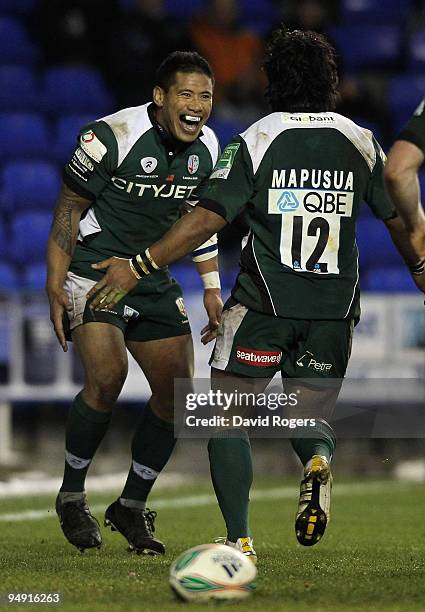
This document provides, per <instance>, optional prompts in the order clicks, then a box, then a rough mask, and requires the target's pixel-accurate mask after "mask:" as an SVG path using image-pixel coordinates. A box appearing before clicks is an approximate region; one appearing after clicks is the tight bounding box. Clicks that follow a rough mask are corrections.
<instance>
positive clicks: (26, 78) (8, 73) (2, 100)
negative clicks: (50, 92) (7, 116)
mask: <svg viewBox="0 0 425 612" xmlns="http://www.w3.org/2000/svg"><path fill="white" fill-rule="evenodd" d="M39 105H40V85H39V80H38V77H37V74H36V72H35V70H34V69H33V68H32V67H31V66H26V65H15V64H12V65H0V112H3V111H9V112H16V111H37V110H38V108H39Z"/></svg>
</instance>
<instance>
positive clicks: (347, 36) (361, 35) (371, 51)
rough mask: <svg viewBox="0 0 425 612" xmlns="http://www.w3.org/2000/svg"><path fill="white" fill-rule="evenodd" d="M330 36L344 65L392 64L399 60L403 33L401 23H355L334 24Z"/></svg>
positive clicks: (350, 66) (387, 65) (382, 65)
mask: <svg viewBox="0 0 425 612" xmlns="http://www.w3.org/2000/svg"><path fill="white" fill-rule="evenodd" d="M330 34H331V37H332V39H333V41H334V42H335V46H336V48H337V51H338V53H339V54H340V55H341V56H342V58H343V61H344V68H345V69H346V70H347V69H357V68H365V67H367V68H376V67H383V68H389V67H390V65H391V64H394V63H396V62H398V61H399V59H400V55H401V50H402V35H401V27H400V26H399V25H386V24H384V25H374V24H353V25H347V26H342V27H339V28H332V30H331V31H330Z"/></svg>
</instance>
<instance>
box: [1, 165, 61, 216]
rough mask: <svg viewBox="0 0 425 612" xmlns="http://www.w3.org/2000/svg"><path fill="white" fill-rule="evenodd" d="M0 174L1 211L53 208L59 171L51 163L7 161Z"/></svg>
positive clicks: (58, 183)
mask: <svg viewBox="0 0 425 612" xmlns="http://www.w3.org/2000/svg"><path fill="white" fill-rule="evenodd" d="M0 176H1V192H0V202H1V206H2V208H3V210H6V211H7V210H9V211H11V210H19V209H33V210H40V209H41V210H50V211H52V210H53V208H54V204H55V201H56V198H57V196H58V193H59V188H60V174H59V171H58V168H57V167H56V166H55V165H54V164H51V163H50V162H47V161H22V162H20V161H16V162H10V163H9V164H5V165H4V166H3V169H2V171H1V175H0Z"/></svg>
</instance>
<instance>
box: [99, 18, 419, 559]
mask: <svg viewBox="0 0 425 612" xmlns="http://www.w3.org/2000/svg"><path fill="white" fill-rule="evenodd" d="M264 69H265V71H266V74H267V77H268V81H269V84H268V90H267V93H268V99H269V101H270V104H271V108H272V111H273V112H272V113H271V114H269V115H267V116H266V117H263V118H262V119H260V120H259V121H257V122H256V123H254V124H253V125H252V126H251V127H249V128H248V129H247V130H246V131H245V132H244V133H243V134H241V135H240V136H238V137H236V138H235V139H234V141H233V142H231V143H230V144H229V145H228V146H227V147H226V149H225V150H224V151H223V154H222V156H221V158H220V160H219V161H218V163H217V165H216V167H215V169H214V171H213V173H212V175H211V177H210V180H209V181H208V184H207V187H206V189H205V191H203V192H202V194H201V196H200V199H199V202H198V205H197V206H196V208H195V210H194V212H193V213H192V214H191V215H188V216H187V218H185V219H181V220H180V221H179V222H178V223H176V224H175V225H174V226H173V228H172V229H171V230H170V231H169V232H168V233H167V234H166V235H165V236H164V237H163V238H162V239H161V240H159V241H158V242H157V243H155V244H153V245H151V246H150V247H149V248H148V249H146V250H145V252H143V253H139V254H138V255H137V256H135V257H133V258H132V259H131V260H130V261H123V260H118V259H114V258H110V259H108V260H106V261H103V262H101V263H100V265H97V266H96V267H97V268H98V269H104V268H107V267H109V269H108V272H107V274H106V275H105V276H104V278H103V279H102V280H101V281H100V282H99V283H98V284H97V285H96V287H95V288H94V291H98V292H99V293H98V297H95V299H94V302H93V307H94V308H96V307H98V305H99V303H100V302H101V300H103V299H105V300H108V299H109V298H110V297H111V296H112V302H111V305H112V304H113V301H114V299H113V296H114V293H115V291H116V289H117V288H119V290H120V291H128V290H129V289H132V288H133V287H135V286H136V285H137V284H138V283H139V281H138V280H137V278H136V276H135V275H134V274H133V271H132V267H135V266H136V267H137V270H136V271H137V275H138V276H142V277H143V276H145V277H146V279H149V278H150V277H151V275H152V276H155V274H158V270H157V269H158V268H159V269H160V268H161V267H162V266H164V265H166V264H168V263H169V262H171V261H174V260H176V259H178V258H179V257H182V256H184V255H185V253H187V252H189V251H190V250H191V249H193V248H194V247H196V245H198V244H200V243H201V242H202V241H204V240H205V239H206V238H208V236H210V235H211V234H213V233H214V232H216V231H219V230H220V229H221V228H223V227H224V226H225V224H226V223H230V222H231V221H232V220H233V219H235V217H236V216H237V214H238V213H239V212H240V211H241V209H242V208H245V209H246V213H247V220H248V223H249V226H250V233H249V235H248V238H247V240H246V243H245V246H244V248H243V250H242V254H241V269H240V272H239V275H238V277H237V280H236V283H235V286H234V287H233V290H232V296H231V298H230V299H229V300H228V302H227V304H226V306H225V309H224V312H223V317H222V320H221V324H220V327H219V332H218V337H217V341H216V345H215V349H214V352H213V355H212V358H211V365H212V379H213V382H212V384H213V386H214V387H216V388H217V387H218V386H219V387H220V388H222V387H224V388H226V385H227V388H229V387H230V389H232V388H233V389H235V387H234V386H233V385H234V381H235V377H238V385H239V387H238V388H241V389H243V390H244V391H246V387H247V386H248V381H249V380H257V381H258V379H262V380H263V381H264V385H263V386H265V385H266V384H267V382H268V381H269V380H270V379H271V378H272V377H273V376H274V375H275V374H276V373H277V372H280V373H281V374H282V377H283V379H284V384H285V391H286V390H287V389H288V390H289V391H291V385H292V389H294V388H295V389H298V388H300V389H301V391H302V394H301V395H302V398H303V400H302V401H303V404H302V406H301V407H299V406H298V407H296V409H298V408H300V409H301V410H303V411H304V410H306V409H307V410H308V411H310V416H314V417H315V419H314V423H315V424H314V426H310V428H309V430H308V433H307V435H306V428H305V427H304V428H301V427H297V428H296V429H293V430H292V431H293V432H294V433H293V436H292V438H291V441H292V445H293V448H294V449H295V452H296V453H297V455H298V456H299V458H300V460H301V462H302V465H303V476H302V480H301V491H300V497H299V503H298V509H297V512H296V519H295V531H296V536H297V539H298V541H299V542H300V543H301V544H303V545H305V546H311V545H313V544H315V543H317V542H318V541H319V540H320V538H321V537H322V536H323V533H324V531H325V528H326V525H327V524H328V521H329V509H330V492H331V482H332V478H331V470H330V461H331V458H332V455H333V453H334V448H335V435H334V432H333V430H332V427H331V425H330V424H329V422H328V421H329V418H328V415H329V413H330V411H331V409H332V407H333V405H334V403H335V400H336V398H337V395H338V391H339V388H340V385H341V380H342V378H343V377H344V374H345V371H346V368H347V363H348V360H349V356H350V350H351V341H352V333H353V327H354V324H355V322H356V321H357V320H358V319H359V316H360V308H359V277H358V253H357V247H356V243H355V228H356V218H357V217H358V215H359V209H360V205H361V203H362V201H363V200H365V201H366V202H367V204H368V205H369V206H370V208H371V209H372V212H373V213H374V215H375V216H376V217H377V218H378V219H381V220H382V221H384V222H385V224H386V225H387V227H388V229H389V231H390V233H391V236H392V237H393V240H394V242H395V243H396V245H397V247H398V248H399V250H400V252H401V254H402V255H403V257H404V258H405V260H406V262H407V263H408V264H410V263H414V262H415V261H417V253H415V252H414V250H413V249H412V247H411V245H410V243H409V241H408V237H407V233H406V230H405V227H404V225H403V222H402V221H401V219H400V218H398V217H397V213H396V212H395V210H394V207H393V205H392V203H391V202H390V200H389V198H388V196H387V194H386V191H385V188H384V179H383V169H384V163H385V156H384V154H383V152H382V149H381V147H380V146H379V144H378V143H377V142H376V140H375V139H374V137H373V135H372V133H371V132H370V131H369V130H366V129H364V128H361V127H359V126H358V125H356V124H355V123H354V122H353V121H351V120H350V119H348V118H346V117H343V116H341V115H339V114H337V113H335V112H333V109H334V107H335V101H336V98H337V70H336V64H335V56H334V50H333V49H332V47H331V46H330V45H329V43H328V42H327V41H326V39H325V38H324V37H322V36H321V35H319V34H316V33H314V32H302V31H297V30H295V31H293V32H289V31H287V30H286V29H285V28H284V27H282V28H280V29H278V30H277V31H276V32H275V33H274V35H273V36H272V38H271V41H270V43H269V45H268V48H267V53H266V58H265V62H264ZM143 282H145V278H143V279H142V280H141V281H140V283H142V284H143ZM226 381H230V383H229V384H227V383H226ZM323 383H325V385H323ZM256 385H257V386H256V387H255V388H256V389H257V390H258V384H257V383H256ZM291 416H297V412H296V410H294V411H293V414H292V415H291ZM221 433H222V432H221ZM221 433H220V435H217V436H215V437H213V438H211V439H210V441H209V445H208V451H209V457H210V465H211V474H212V481H213V485H214V489H215V492H216V495H217V498H218V502H219V505H220V508H221V511H222V513H223V516H224V519H225V522H226V527H227V543H228V544H229V545H231V546H236V547H238V548H239V549H241V550H242V551H243V552H244V553H245V554H246V555H247V556H250V557H251V558H252V559H253V560H255V558H256V556H255V552H254V549H253V547H252V540H251V538H250V534H249V529H248V501H249V490H250V486H251V481H252V465H251V454H250V445H249V439H248V436H247V434H246V433H245V431H244V430H242V429H240V430H239V431H233V432H231V433H232V436H230V435H229V434H230V432H228V431H224V433H223V434H222V435H221Z"/></svg>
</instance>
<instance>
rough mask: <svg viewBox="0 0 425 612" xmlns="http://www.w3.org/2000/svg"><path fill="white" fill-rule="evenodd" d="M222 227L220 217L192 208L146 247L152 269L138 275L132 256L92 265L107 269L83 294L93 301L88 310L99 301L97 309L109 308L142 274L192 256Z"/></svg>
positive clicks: (223, 222)
mask: <svg viewBox="0 0 425 612" xmlns="http://www.w3.org/2000/svg"><path fill="white" fill-rule="evenodd" d="M225 225H226V221H225V219H224V218H223V217H222V216H220V215H218V214H217V213H215V212H212V211H210V210H207V209H206V208H202V207H201V206H196V207H195V209H194V211H193V212H192V213H191V214H190V215H185V216H184V217H182V218H181V219H179V221H177V223H175V224H174V225H173V227H172V228H171V229H170V230H168V232H166V233H165V234H164V236H163V237H162V238H161V240H158V242H155V244H154V245H152V246H151V247H150V249H149V252H150V256H151V258H152V260H153V261H154V264H155V265H154V266H152V265H151V264H149V263H148V265H149V267H150V268H151V269H150V270H146V272H145V271H144V270H143V271H141V270H140V269H139V272H138V271H137V269H135V266H134V264H133V263H132V262H134V260H135V259H136V257H134V258H132V259H119V258H118V257H110V258H109V259H105V260H104V261H101V262H100V263H98V264H93V268H95V269H97V270H103V269H106V268H107V272H106V274H105V276H104V277H103V278H102V279H101V280H100V281H99V282H98V283H97V284H96V285H95V286H94V287H93V288H92V289H91V290H90V291H89V293H88V294H87V299H91V298H93V299H92V301H91V303H90V306H91V308H93V309H96V308H97V307H99V305H100V303H101V301H102V304H101V307H103V308H104V307H105V305H106V307H107V308H112V307H113V306H114V305H115V304H116V303H117V302H118V301H119V300H120V299H122V297H123V296H124V295H125V294H126V293H128V292H129V291H131V290H132V289H134V287H135V286H136V285H137V283H138V281H139V280H140V279H141V278H142V277H143V276H144V275H146V274H150V273H151V272H155V270H156V269H159V268H162V267H164V266H167V265H168V264H170V263H173V262H174V261H178V260H179V259H181V258H182V257H184V256H185V255H188V254H189V253H192V252H193V251H194V250H195V249H196V248H197V247H199V245H201V244H202V243H204V242H206V240H207V239H208V238H211V236H212V235H213V234H215V233H217V232H218V231H220V230H221V229H222V228H223V227H224V226H225ZM141 257H145V254H142V255H137V260H139V259H140V258H141ZM136 265H138V266H139V265H140V263H137V262H136ZM143 265H145V264H143ZM140 272H141V274H140ZM117 294H118V295H117Z"/></svg>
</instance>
